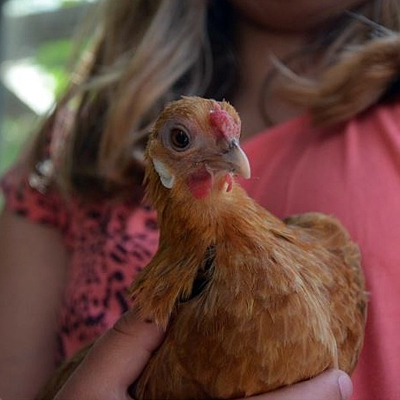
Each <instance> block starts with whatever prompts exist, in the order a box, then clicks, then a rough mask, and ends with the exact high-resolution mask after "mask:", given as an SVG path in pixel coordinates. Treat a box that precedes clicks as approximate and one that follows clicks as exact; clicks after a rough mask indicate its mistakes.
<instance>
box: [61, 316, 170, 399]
mask: <svg viewBox="0 0 400 400" xmlns="http://www.w3.org/2000/svg"><path fill="white" fill-rule="evenodd" d="M163 336H164V333H163V332H162V331H161V330H160V329H159V328H158V327H157V326H156V325H155V324H153V323H151V322H143V321H139V320H138V319H137V318H136V317H135V316H134V314H133V313H132V312H128V313H126V314H124V315H123V316H122V317H121V319H120V320H119V321H118V322H117V323H116V324H115V326H114V327H113V328H112V329H110V330H109V331H107V332H106V333H105V334H104V335H103V336H102V337H101V338H100V339H99V340H98V341H97V342H96V343H95V344H94V346H93V348H92V349H91V351H90V352H89V353H88V354H87V356H86V358H85V359H84V360H83V362H82V363H81V365H80V366H79V367H78V368H77V370H76V371H75V372H74V374H73V375H72V376H71V377H70V379H69V380H68V381H67V383H66V384H65V385H64V387H63V388H62V390H61V391H60V392H59V393H58V394H57V396H56V399H57V400H61V399H71V398H79V399H81V400H90V399H97V400H101V399H107V400H113V399H119V400H121V399H123V398H126V397H127V389H128V387H129V385H130V384H132V383H133V382H134V381H135V380H136V379H137V378H138V377H139V375H140V373H141V372H142V370H143V368H144V367H145V365H146V363H147V361H148V360H149V358H150V356H151V354H152V352H153V351H154V350H155V349H156V348H157V347H158V346H159V344H160V343H161V341H162V338H163Z"/></svg>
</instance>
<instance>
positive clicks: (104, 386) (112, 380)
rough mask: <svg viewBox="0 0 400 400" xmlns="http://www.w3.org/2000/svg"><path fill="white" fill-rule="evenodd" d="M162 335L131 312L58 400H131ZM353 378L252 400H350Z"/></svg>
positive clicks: (323, 379)
mask: <svg viewBox="0 0 400 400" xmlns="http://www.w3.org/2000/svg"><path fill="white" fill-rule="evenodd" d="M162 338H163V332H162V331H160V329H159V328H157V327H156V325H155V324H153V323H146V322H141V321H139V320H138V319H137V318H136V317H135V315H134V313H133V312H132V311H129V312H127V313H126V314H124V316H123V317H122V318H121V319H120V320H119V321H118V322H117V324H116V325H115V326H114V327H113V328H112V329H110V330H109V331H107V332H106V333H105V334H104V335H103V336H102V337H101V338H100V339H99V340H98V341H97V342H96V343H95V345H94V346H93V347H92V349H91V350H90V352H89V353H88V354H87V356H86V358H85V359H84V360H83V362H82V363H81V364H80V365H79V367H78V368H77V369H76V370H75V372H74V373H73V374H72V375H71V377H70V378H69V380H68V381H67V383H66V384H65V385H64V386H63V388H62V389H61V390H60V391H59V392H58V394H57V395H56V397H55V400H70V399H79V400H102V399H104V400H128V399H130V400H131V399H132V398H131V397H130V396H129V393H128V388H129V386H130V384H131V383H132V382H135V380H136V379H137V378H138V377H139V376H140V374H141V372H142V370H143V368H144V367H145V365H146V363H147V361H148V360H149V358H150V357H151V354H152V352H153V351H154V350H155V349H156V348H157V347H158V346H159V345H160V343H161V341H162ZM351 393H352V384H351V381H350V378H349V377H348V376H347V375H346V374H345V373H344V372H341V371H337V370H330V371H327V372H324V373H323V374H321V375H319V376H317V377H316V378H314V379H311V380H309V381H306V382H302V383H299V384H296V385H293V386H290V387H287V388H285V389H281V390H277V391H274V392H270V393H268V394H265V395H260V396H255V397H252V398H251V399H253V400H299V399H307V400H347V399H348V398H349V397H350V396H351ZM248 400H250V399H248Z"/></svg>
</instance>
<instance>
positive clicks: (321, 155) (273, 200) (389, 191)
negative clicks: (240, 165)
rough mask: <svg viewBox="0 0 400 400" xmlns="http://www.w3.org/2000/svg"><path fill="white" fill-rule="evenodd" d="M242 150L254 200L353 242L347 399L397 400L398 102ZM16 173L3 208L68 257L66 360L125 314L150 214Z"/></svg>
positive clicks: (145, 251) (275, 133) (62, 331)
mask: <svg viewBox="0 0 400 400" xmlns="http://www.w3.org/2000/svg"><path fill="white" fill-rule="evenodd" d="M243 147H244V150H245V151H246V153H247V155H248V156H249V159H250V162H251V165H252V178H251V179H250V180H249V181H245V182H243V185H244V186H245V188H246V189H247V190H248V192H249V194H250V195H251V196H252V197H254V198H255V199H256V200H257V201H259V202H260V203H261V204H262V205H263V206H265V207H266V208H268V209H269V210H270V211H271V212H273V213H275V214H276V215H278V216H280V217H284V216H287V215H290V214H293V213H301V212H305V211H322V212H325V213H328V214H332V215H335V216H336V217H338V218H339V219H340V220H341V221H342V222H343V223H344V225H345V226H346V227H347V228H348V229H349V231H350V233H351V234H352V236H353V238H354V240H355V241H357V242H358V243H359V245H360V247H361V251H362V255H363V264H364V269H365V274H366V279H367V286H368V290H369V292H370V304H369V316H368V323H367V330H366V340H365V346H364V349H363V352H362V356H361V360H360V363H359V365H358V367H357V369H356V372H355V373H354V375H353V382H354V385H355V393H354V396H353V399H358V400H375V399H379V400H396V399H400V379H399V377H398V374H399V372H400V262H399V259H400V257H399V255H398V254H399V250H398V249H399V247H400V246H399V243H400V242H399V240H400V104H397V103H396V104H392V105H386V106H381V107H377V108H373V109H371V110H369V111H368V112H366V113H364V114H363V115H361V116H360V117H358V118H356V119H353V120H351V121H350V122H348V123H346V124H343V125H341V126H338V127H336V128H333V129H316V128H313V127H311V125H310V121H309V118H308V116H302V117H300V118H297V119H294V120H291V121H289V122H287V123H284V124H281V125H279V126H276V127H274V128H271V129H269V130H267V131H265V132H262V133H260V134H258V135H257V136H254V137H253V138H251V139H250V140H248V141H247V142H246V143H245V144H244V146H243ZM15 175H16V172H14V173H9V174H8V176H7V177H6V179H5V180H4V181H3V188H4V190H5V193H6V197H7V202H8V205H9V207H10V208H12V209H14V210H16V211H17V212H19V213H20V214H23V215H26V216H27V217H28V218H30V219H32V220H35V221H42V222H44V223H48V224H50V225H53V226H56V227H58V228H59V229H61V230H62V232H63V234H64V238H65V241H66V244H67V246H68V248H69V249H70V251H71V263H70V279H69V283H68V287H67V290H66V295H65V301H64V305H63V309H62V313H61V318H60V324H59V338H60V355H61V357H65V356H69V355H71V354H72V353H73V352H74V351H76V350H77V349H78V348H79V347H80V346H81V345H82V344H83V343H86V342H88V341H91V340H92V339H93V338H94V337H96V336H97V335H98V334H100V333H101V332H103V331H104V330H105V329H106V328H107V327H108V326H110V324H112V323H113V322H114V321H115V320H116V318H117V317H118V316H119V315H120V314H121V312H123V311H124V310H125V309H126V307H128V304H127V300H126V298H125V296H124V291H125V289H126V287H127V286H128V285H129V283H130V281H131V280H132V279H133V278H134V277H135V275H136V273H137V271H139V270H140V269H141V268H143V267H144V266H145V265H146V263H147V262H148V261H149V259H150V258H151V255H152V254H153V253H154V251H155V249H156V246H157V240H158V231H157V229H156V225H155V215H154V212H153V211H152V210H148V209H146V208H144V207H133V206H132V205H130V204H129V203H128V202H127V203H124V204H114V205H112V204H110V203H106V202H104V203H103V204H96V205H83V204H79V203H78V202H77V201H76V200H75V201H72V202H70V203H69V204H65V203H64V202H63V201H62V200H61V199H60V198H59V197H58V195H57V194H56V193H52V194H50V193H48V194H47V195H46V196H44V195H41V194H39V193H38V192H36V191H35V190H34V189H32V188H30V187H29V185H28V184H27V183H26V182H25V183H23V185H22V186H19V187H18V186H16V184H15V179H14V176H15Z"/></svg>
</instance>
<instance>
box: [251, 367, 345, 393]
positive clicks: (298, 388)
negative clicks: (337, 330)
mask: <svg viewBox="0 0 400 400" xmlns="http://www.w3.org/2000/svg"><path fill="white" fill-rule="evenodd" d="M352 393H353V384H352V383H351V380H350V378H349V376H348V375H347V374H346V373H344V372H342V371H339V370H328V371H325V372H323V373H322V374H320V375H318V376H317V377H315V378H313V379H310V380H308V381H304V382H300V383H297V384H295V385H292V386H288V387H285V388H283V389H279V390H275V391H273V392H269V393H267V394H263V395H259V396H254V397H251V398H249V399H248V400H250V399H251V400H347V399H349V398H350V397H351V395H352Z"/></svg>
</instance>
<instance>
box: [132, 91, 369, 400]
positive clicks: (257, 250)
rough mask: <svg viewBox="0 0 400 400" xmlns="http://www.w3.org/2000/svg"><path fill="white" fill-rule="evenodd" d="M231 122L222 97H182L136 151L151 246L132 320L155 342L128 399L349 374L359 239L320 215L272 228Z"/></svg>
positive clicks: (356, 348)
mask: <svg viewBox="0 0 400 400" xmlns="http://www.w3.org/2000/svg"><path fill="white" fill-rule="evenodd" d="M239 136H240V119H239V116H238V114H237V113H236V111H235V110H234V108H233V107H232V106H231V105H229V104H228V103H226V102H216V101H214V100H207V99H202V98H198V97H185V98H183V99H181V100H178V101H176V102H173V103H170V104H169V105H168V106H167V107H166V108H165V110H164V111H163V113H162V114H161V115H160V117H159V119H158V121H157V123H156V125H155V128H154V130H153V132H152V135H151V137H150V140H149V144H148V148H147V160H148V165H147V170H146V173H147V175H146V179H147V198H148V200H149V201H150V202H151V204H152V205H153V206H154V207H155V208H156V210H157V212H158V218H159V224H160V230H161V236H160V245H159V249H158V251H157V253H156V254H155V256H154V258H153V259H152V261H151V262H150V264H149V265H148V266H147V267H146V269H145V270H144V271H143V272H142V273H141V275H140V277H139V278H138V279H137V280H136V281H135V282H134V283H133V286H132V289H131V294H132V296H133V297H134V300H135V302H134V304H135V308H136V309H137V311H138V312H139V314H140V316H141V317H142V318H146V319H151V320H154V321H155V322H156V323H157V324H160V325H161V326H163V327H167V325H168V332H167V336H166V339H165V341H164V343H163V344H162V346H161V347H160V348H159V350H158V351H157V353H156V354H155V355H154V356H153V357H152V359H151V360H150V362H149V364H148V366H147V368H146V369H145V371H144V373H143V375H142V377H141V378H140V379H139V381H138V382H137V384H136V386H135V394H134V395H135V398H137V399H205V398H215V399H228V398H237V397H241V396H250V395H254V394H257V393H262V392H267V391H270V390H273V389H276V388H278V387H281V386H284V385H290V384H292V383H294V382H298V381H301V380H304V379H307V378H310V377H312V376H315V375H317V374H318V373H320V372H321V371H323V370H325V369H326V368H329V367H335V368H337V367H339V368H341V369H342V370H345V371H347V372H348V373H351V372H352V371H353V369H354V368H355V365H356V363H357V359H358V356H359V353H360V350H361V347H362V342H363V334H364V326H365V316H366V293H365V289H364V278H363V274H362V270H361V266H360V253H359V249H358V247H357V246H356V245H355V244H354V243H353V242H352V241H351V239H350V237H349V235H348V233H347V232H346V230H345V229H344V228H343V226H342V225H341V224H340V223H339V222H338V221H337V220H336V219H334V218H332V217H330V216H327V215H323V214H320V213H308V214H303V215H298V216H293V217H291V218H289V219H287V220H286V221H285V222H283V221H281V220H280V219H278V218H276V217H274V216H273V215H272V214H271V213H269V212H268V211H266V210H264V209H263V208H262V207H260V206H259V205H258V204H256V203H255V202H254V201H253V200H252V199H251V198H249V197H248V195H247V194H246V193H245V192H244V190H243V189H242V188H241V187H240V185H239V184H238V183H236V182H235V180H234V175H236V174H238V175H242V176H244V177H245V178H249V176H250V167H249V163H248V160H247V157H246V155H245V154H244V152H243V151H242V150H241V148H240V146H239Z"/></svg>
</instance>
